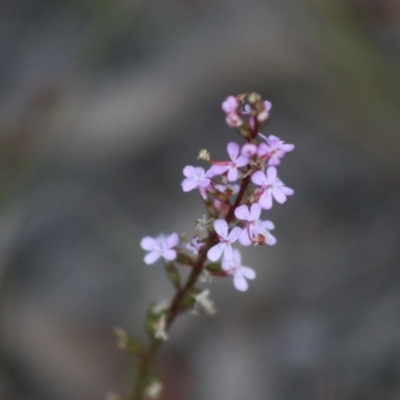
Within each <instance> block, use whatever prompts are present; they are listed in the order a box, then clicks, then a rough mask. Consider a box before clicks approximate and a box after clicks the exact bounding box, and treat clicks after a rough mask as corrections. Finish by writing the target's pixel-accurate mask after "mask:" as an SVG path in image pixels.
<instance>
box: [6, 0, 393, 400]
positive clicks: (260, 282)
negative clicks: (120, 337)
mask: <svg viewBox="0 0 400 400" xmlns="http://www.w3.org/2000/svg"><path fill="white" fill-rule="evenodd" d="M399 50H400V3H399V2H398V1H397V0H285V1H282V0H249V1H238V0H236V1H234V0H231V1H229V0H213V1H207V0H203V1H198V0H175V1H172V0H159V1H149V2H145V1H139V0H98V1H91V0H36V1H33V0H3V1H1V2H0V279H1V280H0V398H1V399H2V400H25V399H29V400H53V399H57V400H99V399H105V397H106V394H107V393H113V392H115V393H120V394H123V393H127V392H129V388H130V385H131V382H132V374H133V372H134V369H133V368H134V367H133V365H131V363H130V361H129V359H128V358H127V357H126V355H125V354H123V353H122V352H121V351H119V350H118V349H117V348H116V344H115V337H114V334H113V328H114V327H116V326H122V327H124V328H126V329H127V330H128V331H129V332H130V333H131V334H132V335H133V336H135V337H136V338H138V340H144V339H145V336H144V334H143V328H142V320H143V316H144V314H145V311H146V308H147V306H148V304H149V303H150V302H151V301H153V300H163V299H168V298H169V297H170V296H171V294H172V289H171V287H170V285H169V284H168V282H167V281H166V279H165V277H164V272H163V269H162V268H161V266H160V265H154V266H145V265H144V263H143V261H142V259H143V255H144V254H143V251H142V250H141V249H140V246H139V242H140V239H141V238H142V237H143V236H145V235H150V236H155V235H157V234H158V233H160V232H164V233H170V232H173V231H180V232H188V234H191V233H192V232H193V228H194V223H195V220H196V219H197V218H200V217H201V216H202V215H203V213H204V212H203V209H202V204H201V201H200V200H199V198H198V196H197V194H196V193H194V192H190V193H187V194H184V193H183V192H182V190H181V186H180V182H181V181H182V179H183V176H182V169H183V167H184V166H185V165H187V164H196V161H195V160H196V157H197V154H198V151H199V150H200V149H201V148H207V149H208V150H209V151H210V152H211V154H212V155H213V156H214V157H215V158H222V157H225V154H226V150H225V147H226V143H227V142H228V141H230V140H232V139H233V136H232V135H234V131H233V130H230V129H229V128H228V127H226V126H225V124H224V115H223V113H222V112H221V109H220V104H221V102H222V100H223V99H224V98H225V97H226V96H228V95H231V94H237V93H241V92H247V91H257V92H259V93H261V94H262V95H263V97H264V98H266V99H269V100H270V101H272V103H273V111H272V118H271V122H270V125H269V126H268V127H267V129H265V130H264V133H265V134H267V135H269V134H274V135H276V136H279V137H280V138H282V139H283V140H285V141H286V142H288V143H294V144H295V145H296V151H295V152H293V153H290V154H288V155H287V156H286V158H285V159H284V162H283V164H282V166H281V167H280V170H279V171H280V172H279V174H280V177H281V178H282V180H283V181H284V182H285V183H286V184H287V185H288V186H289V187H292V188H294V189H295V192H296V193H295V196H294V197H291V198H289V200H288V202H287V203H286V204H285V205H284V206H279V205H277V206H275V207H274V208H273V209H272V210H271V211H270V212H269V213H268V219H271V220H272V221H273V222H274V223H275V225H276V230H275V232H274V234H275V236H276V237H277V239H278V243H277V245H276V246H275V247H273V248H270V247H267V246H265V247H258V248H255V249H250V251H246V252H245V253H244V260H245V264H246V265H249V266H252V267H254V268H255V269H256V270H257V274H258V277H257V280H256V281H254V282H251V286H250V290H249V291H248V292H246V293H244V294H243V293H239V292H237V291H236V290H235V289H234V288H233V285H232V282H231V281H230V280H214V281H213V282H212V283H211V284H210V286H209V287H210V289H211V293H212V297H213V299H214V300H215V302H216V306H217V308H218V314H217V315H216V316H215V317H212V318H206V317H204V316H202V317H199V318H192V317H190V316H189V315H188V316H187V317H185V318H181V319H180V320H178V321H177V323H176V325H175V326H174V327H173V329H172V332H171V339H170V340H169V341H168V343H167V345H166V346H165V347H164V348H163V350H162V352H161V354H160V358H159V361H160V362H159V369H160V371H161V373H162V376H163V377H164V379H165V386H166V387H165V396H164V397H163V399H164V400H172V399H174V400H183V399H191V400H214V399H215V400H220V399H230V400H236V399H237V400H243V399H266V400H268V399H271V400H289V399H290V400H303V399H304V400H312V399H315V400H370V399H371V400H372V399H385V400H392V399H393V400H394V399H399V398H400V265H399V261H400V246H399V237H400V185H399V183H400V157H399V154H400V136H399V130H400V112H399V109H400V78H399V67H400V51H399Z"/></svg>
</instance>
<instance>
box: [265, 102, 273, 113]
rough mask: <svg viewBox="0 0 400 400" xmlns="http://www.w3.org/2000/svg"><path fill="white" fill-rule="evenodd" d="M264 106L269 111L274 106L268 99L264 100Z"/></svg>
mask: <svg viewBox="0 0 400 400" xmlns="http://www.w3.org/2000/svg"><path fill="white" fill-rule="evenodd" d="M264 107H265V109H266V110H267V111H270V110H271V108H272V103H271V102H270V101H268V100H265V101H264Z"/></svg>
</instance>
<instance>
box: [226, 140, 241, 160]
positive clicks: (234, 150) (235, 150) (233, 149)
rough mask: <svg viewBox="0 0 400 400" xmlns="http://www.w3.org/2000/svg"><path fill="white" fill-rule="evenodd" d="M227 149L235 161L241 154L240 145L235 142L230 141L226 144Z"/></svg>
mask: <svg viewBox="0 0 400 400" xmlns="http://www.w3.org/2000/svg"><path fill="white" fill-rule="evenodd" d="M226 151H227V152H228V154H229V157H230V158H231V160H232V161H235V160H236V158H237V157H238V155H239V151H240V147H239V145H238V144H237V143H235V142H229V143H228V145H227V146H226Z"/></svg>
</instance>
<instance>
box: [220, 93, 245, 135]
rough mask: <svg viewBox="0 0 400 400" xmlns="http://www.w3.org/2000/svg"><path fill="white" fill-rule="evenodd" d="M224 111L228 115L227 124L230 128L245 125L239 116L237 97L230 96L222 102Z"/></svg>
mask: <svg viewBox="0 0 400 400" xmlns="http://www.w3.org/2000/svg"><path fill="white" fill-rule="evenodd" d="M221 107H222V110H223V111H224V113H225V114H226V117H225V122H226V123H227V125H228V126H230V127H232V128H234V127H236V128H238V127H239V126H241V125H242V124H243V121H242V119H241V118H240V116H239V112H238V109H239V104H238V102H237V100H236V98H235V97H233V96H229V97H227V98H226V99H225V100H224V101H223V102H222V105H221Z"/></svg>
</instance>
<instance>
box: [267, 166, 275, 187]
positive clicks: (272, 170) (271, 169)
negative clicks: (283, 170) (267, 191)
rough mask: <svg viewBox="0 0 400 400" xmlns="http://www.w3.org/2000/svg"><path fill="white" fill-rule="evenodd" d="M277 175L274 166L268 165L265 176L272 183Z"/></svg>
mask: <svg viewBox="0 0 400 400" xmlns="http://www.w3.org/2000/svg"><path fill="white" fill-rule="evenodd" d="M277 176H278V173H277V170H276V168H275V167H268V169H267V177H268V180H269V182H270V183H273V182H275V181H276V178H277Z"/></svg>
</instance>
